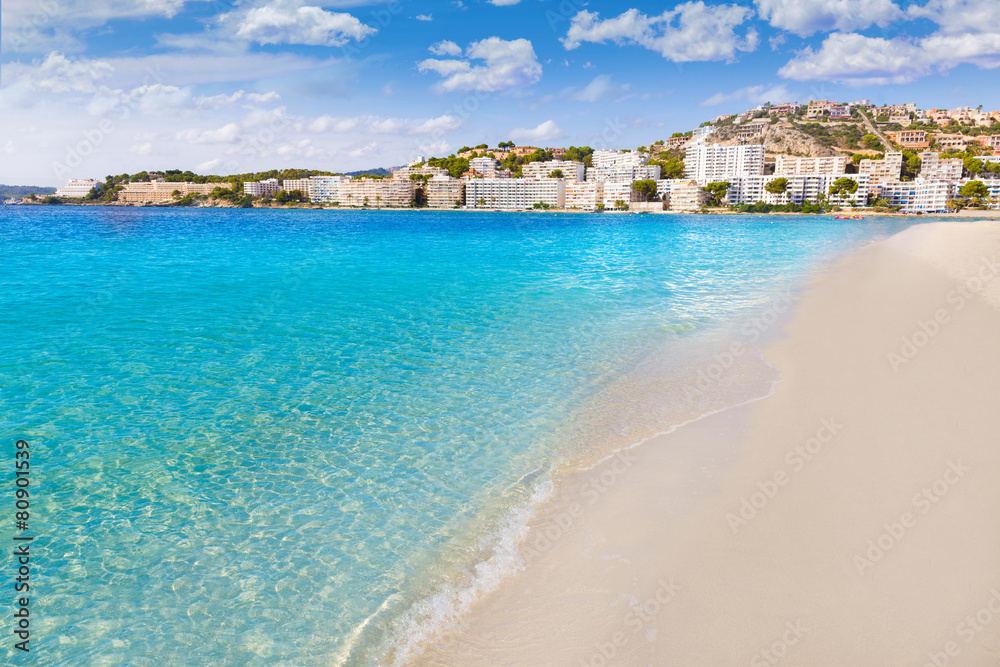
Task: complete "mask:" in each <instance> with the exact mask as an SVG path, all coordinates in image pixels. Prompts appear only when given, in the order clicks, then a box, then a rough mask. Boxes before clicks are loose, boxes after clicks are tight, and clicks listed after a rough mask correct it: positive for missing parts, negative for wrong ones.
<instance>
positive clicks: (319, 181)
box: [309, 176, 348, 203]
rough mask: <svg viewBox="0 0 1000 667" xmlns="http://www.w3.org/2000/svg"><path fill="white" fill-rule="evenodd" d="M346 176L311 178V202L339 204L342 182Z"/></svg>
mask: <svg viewBox="0 0 1000 667" xmlns="http://www.w3.org/2000/svg"><path fill="white" fill-rule="evenodd" d="M345 178H348V177H346V176H310V177H309V199H310V200H311V201H322V202H329V203H333V202H339V201H340V182H341V181H342V180H344V179H345Z"/></svg>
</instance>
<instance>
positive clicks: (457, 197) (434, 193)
mask: <svg viewBox="0 0 1000 667" xmlns="http://www.w3.org/2000/svg"><path fill="white" fill-rule="evenodd" d="M424 193H425V194H426V195H427V206H428V207H429V208H455V207H456V206H462V204H463V203H464V202H465V186H464V184H463V183H462V181H460V180H459V179H457V178H452V177H451V176H447V175H441V174H438V175H436V176H432V177H431V178H430V180H428V181H427V185H426V186H424Z"/></svg>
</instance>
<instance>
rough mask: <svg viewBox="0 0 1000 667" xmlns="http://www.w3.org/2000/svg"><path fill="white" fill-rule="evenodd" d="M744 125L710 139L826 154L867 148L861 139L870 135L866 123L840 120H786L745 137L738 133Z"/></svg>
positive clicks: (810, 154)
mask: <svg viewBox="0 0 1000 667" xmlns="http://www.w3.org/2000/svg"><path fill="white" fill-rule="evenodd" d="M743 128H745V126H740V125H723V126H721V127H719V129H718V130H716V132H715V133H714V134H712V135H711V136H710V137H709V138H708V142H709V143H713V144H723V145H727V146H733V145H737V144H740V143H754V144H756V143H762V144H764V150H765V151H767V152H768V153H784V154H786V155H799V156H808V157H825V156H829V155H841V154H843V153H854V152H856V151H859V150H864V149H863V147H862V145H861V138H862V137H863V136H864V135H865V134H866V129H865V127H864V125H862V124H861V123H860V122H857V121H847V122H842V123H838V122H808V121H792V122H789V121H787V120H782V121H780V122H778V123H776V124H765V125H764V126H763V133H762V134H760V135H757V136H754V137H752V138H749V139H745V140H741V139H739V138H738V136H737V135H738V133H739V131H740V130H741V129H743Z"/></svg>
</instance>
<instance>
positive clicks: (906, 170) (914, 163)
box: [902, 151, 923, 181]
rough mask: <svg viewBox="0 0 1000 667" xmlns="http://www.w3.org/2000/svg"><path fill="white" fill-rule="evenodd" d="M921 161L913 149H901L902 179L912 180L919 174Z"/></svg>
mask: <svg viewBox="0 0 1000 667" xmlns="http://www.w3.org/2000/svg"><path fill="white" fill-rule="evenodd" d="M922 166H923V163H922V162H921V160H920V156H919V155H917V154H916V153H914V152H913V151H903V174H902V179H903V180H904V181H912V180H913V179H914V178H916V177H917V176H918V175H919V174H920V169H921V167H922Z"/></svg>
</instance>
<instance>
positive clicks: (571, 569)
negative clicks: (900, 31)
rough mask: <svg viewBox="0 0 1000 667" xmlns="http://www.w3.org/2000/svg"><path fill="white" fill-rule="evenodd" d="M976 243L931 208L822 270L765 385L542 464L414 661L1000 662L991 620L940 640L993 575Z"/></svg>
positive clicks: (998, 607)
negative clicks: (481, 571) (525, 530)
mask: <svg viewBox="0 0 1000 667" xmlns="http://www.w3.org/2000/svg"><path fill="white" fill-rule="evenodd" d="M993 256H996V257H1000V225H996V224H989V223H966V224H961V225H955V224H951V223H938V224H930V225H918V226H915V227H911V228H909V229H907V230H906V231H904V232H901V233H899V234H897V235H895V236H893V237H891V238H889V239H887V240H883V241H880V242H877V243H875V244H871V245H868V246H865V247H863V248H861V249H860V250H857V251H855V252H854V253H852V254H850V255H849V256H848V257H847V258H845V259H843V260H842V261H841V262H840V263H839V264H838V265H837V266H836V267H835V268H833V269H828V270H825V271H822V272H821V273H820V274H819V275H817V276H815V277H814V278H813V280H812V281H811V284H810V286H809V287H807V288H806V290H805V292H804V294H803V295H802V298H801V301H800V302H799V303H798V304H797V307H796V308H795V312H794V315H793V317H792V320H791V322H790V323H789V324H788V326H787V327H786V333H787V335H788V338H787V339H785V340H780V341H777V342H774V343H773V344H772V345H771V346H770V347H769V348H768V349H767V350H766V353H765V355H766V358H767V360H768V362H769V363H771V364H774V365H775V366H776V367H777V368H778V369H779V371H780V372H781V375H782V380H780V381H779V382H778V383H777V385H776V386H775V388H774V390H773V392H772V394H771V395H769V396H767V397H766V398H764V399H762V400H758V401H756V402H753V403H751V404H748V405H744V406H740V407H737V408H732V409H729V410H727V411H725V412H723V413H720V414H715V415H711V416H708V417H705V418H703V419H701V420H698V421H697V422H694V423H692V424H688V425H685V426H683V427H680V428H678V429H676V430H675V431H674V432H673V433H669V434H666V435H661V436H658V437H656V438H653V439H652V440H650V441H649V442H646V443H645V444H643V445H641V446H639V447H635V448H633V449H631V450H629V452H625V453H622V452H619V454H617V455H615V456H614V457H612V458H611V459H609V460H607V461H605V462H604V463H602V464H600V465H599V466H598V467H597V468H595V469H593V470H589V471H577V472H575V473H571V474H570V475H569V476H568V477H567V478H566V479H563V480H560V483H559V484H558V485H557V489H556V492H555V495H554V496H553V498H552V500H551V501H550V502H549V503H548V504H547V505H546V506H544V507H543V508H541V509H540V511H539V512H538V515H537V516H538V518H537V519H536V520H535V521H533V522H532V524H531V532H530V533H529V536H528V539H527V541H526V542H525V543H524V545H523V547H522V551H523V553H524V555H525V558H526V560H527V562H528V566H527V568H526V569H525V570H523V571H522V572H521V573H520V574H518V575H515V576H514V577H513V578H511V579H508V580H506V581H505V582H504V583H503V584H502V585H501V586H500V587H499V588H498V589H497V590H496V591H495V592H494V593H492V594H490V595H489V596H487V597H486V598H484V599H482V600H480V601H479V602H478V603H476V604H475V605H473V611H472V614H471V615H470V616H469V617H467V618H466V619H464V620H463V622H462V623H461V625H460V627H455V628H452V631H451V633H450V634H449V635H448V636H447V637H445V638H444V639H442V640H440V641H438V642H437V643H435V644H433V645H432V646H429V647H427V649H426V651H425V652H424V653H423V654H422V656H421V658H420V659H419V660H418V661H417V663H416V664H426V665H445V664H459V663H458V662H456V660H458V659H459V656H460V657H461V660H460V662H461V664H470V665H479V664H482V665H486V664H497V663H514V662H523V663H524V664H528V663H530V664H574V665H576V664H584V665H587V664H635V663H638V662H642V663H649V664H705V665H718V664H735V663H737V662H744V663H745V662H753V661H754V660H757V661H761V660H763V661H764V662H762V663H761V664H773V663H771V662H768V660H769V659H774V661H775V662H776V661H777V658H778V657H783V656H785V655H786V654H787V656H788V658H787V660H788V661H789V662H792V663H795V664H890V663H891V664H899V663H901V662H902V663H906V664H911V663H912V664H924V663H925V662H927V661H928V660H929V659H930V658H928V656H936V655H938V653H941V652H942V651H944V652H945V655H946V657H948V656H956V655H958V654H959V653H960V654H961V660H962V661H964V664H984V662H985V661H986V660H992V661H993V662H995V661H996V659H997V657H998V656H997V653H996V649H995V648H994V647H995V646H996V641H997V640H998V639H1000V622H994V624H993V625H984V626H982V629H981V631H979V632H972V634H971V635H966V634H963V635H962V636H961V637H957V636H956V627H957V626H956V624H959V623H961V622H962V620H963V618H964V617H965V616H966V615H968V614H969V613H972V614H975V613H976V612H977V610H979V609H981V608H986V607H985V605H987V604H988V603H989V600H990V599H991V598H990V596H991V595H992V593H991V591H993V592H995V591H1000V572H998V571H997V568H996V567H995V563H997V562H1000V530H998V529H997V528H996V527H995V520H994V517H995V516H996V515H997V513H998V512H1000V491H998V490H997V488H996V485H995V483H994V482H995V480H996V479H997V476H998V475H1000V448H997V447H996V445H995V442H996V438H997V436H998V435H1000V417H997V416H995V414H994V413H995V412H996V411H995V409H992V408H991V407H990V406H991V405H993V404H994V403H995V400H993V399H994V397H995V396H996V394H997V392H998V390H1000V380H998V378H1000V353H998V352H995V351H994V348H995V343H993V342H992V341H995V340H996V336H997V334H1000V280H996V281H995V282H990V281H989V280H985V278H990V280H992V277H993V276H992V275H990V276H987V273H988V272H989V271H990V270H991V269H990V267H992V266H993V264H990V262H991V261H995V260H993V259H991V257H993ZM984 258H985V259H984ZM984 267H985V268H984ZM993 275H995V272H994V274H993ZM976 280H980V281H982V283H981V287H982V289H981V291H980V290H975V291H973V292H971V293H969V294H968V295H966V296H963V295H962V292H961V290H962V288H963V286H965V289H966V290H967V291H968V290H971V289H972V287H974V286H976V285H977V283H976V282H975V281H976ZM960 299H961V307H959V305H958V304H959V300H960ZM928 318H930V319H928ZM929 322H930V324H929ZM935 322H936V323H937V324H936V327H935V325H934V323H935ZM931 331H933V332H934V333H933V335H932V334H931V333H928V332H931ZM921 333H922V335H920V334H921ZM901 341H902V342H901ZM907 345H909V346H910V347H907ZM911 347H912V348H913V349H910V348H911ZM893 355H895V356H893ZM813 450H815V451H813ZM651 527H653V528H651ZM998 603H1000V593H997V599H996V602H994V603H993V604H994V605H995V608H993V610H992V611H991V612H990V615H991V618H992V617H993V615H994V614H995V613H996V614H1000V604H998ZM996 618H997V620H1000V615H997V616H996ZM965 630H970V628H968V627H967V628H965ZM966 638H967V639H968V641H965V639H966ZM956 651H958V652H959V653H956ZM768 656H770V658H768ZM970 660H971V662H970ZM990 664H992V662H991V663H990Z"/></svg>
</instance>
